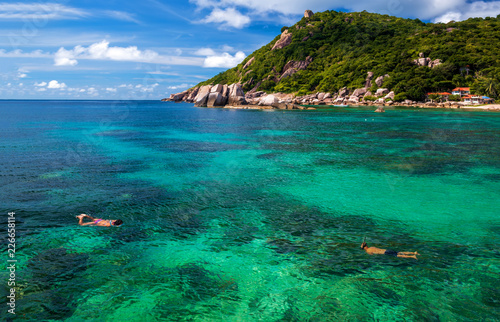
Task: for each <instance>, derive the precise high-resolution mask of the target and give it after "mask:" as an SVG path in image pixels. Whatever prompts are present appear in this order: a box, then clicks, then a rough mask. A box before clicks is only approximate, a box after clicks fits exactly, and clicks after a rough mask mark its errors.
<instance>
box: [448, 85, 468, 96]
mask: <svg viewBox="0 0 500 322" xmlns="http://www.w3.org/2000/svg"><path fill="white" fill-rule="evenodd" d="M451 93H452V94H453V95H460V96H464V95H469V94H470V87H457V88H454V89H453V90H452V91H451Z"/></svg>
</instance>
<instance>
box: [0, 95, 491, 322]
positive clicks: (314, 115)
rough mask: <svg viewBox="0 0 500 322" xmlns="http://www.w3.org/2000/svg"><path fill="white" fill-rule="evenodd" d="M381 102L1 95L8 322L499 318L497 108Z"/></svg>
mask: <svg viewBox="0 0 500 322" xmlns="http://www.w3.org/2000/svg"><path fill="white" fill-rule="evenodd" d="M373 110H374V108H359V109H356V108H330V109H326V108H325V109H317V110H307V111H279V110H275V111H254V110H229V109H207V108H195V107H194V106H193V105H192V104H182V103H181V104H174V103H164V102H153V101H117V102H115V101H0V164H1V167H0V185H1V189H0V214H1V216H0V218H1V220H0V227H1V228H0V229H1V230H2V239H1V240H2V254H3V255H2V258H3V265H4V266H3V267H7V260H8V257H7V254H8V253H7V247H8V241H7V239H6V238H5V237H6V236H7V218H8V213H9V212H15V218H16V253H15V259H16V260H17V263H16V289H15V290H16V296H17V299H16V319H17V320H31V321H35V320H36V321H46V320H64V321H83V320H89V321H266V322H267V321H372V320H375V321H472V320H476V321H477V320H481V321H494V320H496V321H498V320H499V319H500V251H499V247H500V114H499V113H492V112H480V111H478V112H476V111H473V112H471V111H460V110H438V109H436V110H420V109H408V108H407V109H405V108H395V109H388V110H387V111H386V113H374V112H373ZM80 213H86V214H90V215H92V216H95V217H97V218H105V219H108V218H109V219H122V220H123V221H124V224H123V225H122V226H121V227H81V226H78V224H77V220H76V219H75V216H76V215H78V214H80ZM364 237H366V241H367V243H368V245H369V246H377V247H380V248H389V249H395V250H398V251H418V252H419V253H420V254H421V255H420V256H419V258H418V260H414V259H403V258H395V257H390V256H385V255H378V256H370V255H367V254H366V253H365V252H364V251H362V250H361V249H360V244H361V242H362V241H363V238H364ZM9 274H10V273H9V271H8V270H6V269H2V270H1V272H0V285H1V287H0V289H1V294H0V295H1V300H0V304H1V305H0V307H1V312H0V319H1V320H6V319H8V318H11V317H12V315H10V314H9V313H8V312H7V310H8V309H9V307H8V306H7V305H6V301H7V296H8V295H9V292H10V287H9V286H7V281H8V279H9Z"/></svg>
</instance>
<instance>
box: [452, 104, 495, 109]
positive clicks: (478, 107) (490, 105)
mask: <svg viewBox="0 0 500 322" xmlns="http://www.w3.org/2000/svg"><path fill="white" fill-rule="evenodd" d="M461 108H464V109H465V108H466V109H480V110H494V111H500V104H488V105H480V106H474V105H472V106H463V107H461Z"/></svg>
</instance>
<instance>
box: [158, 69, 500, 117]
mask: <svg viewBox="0 0 500 322" xmlns="http://www.w3.org/2000/svg"><path fill="white" fill-rule="evenodd" d="M373 77H374V75H373V73H372V72H368V75H367V78H366V83H365V86H364V87H363V88H358V89H355V90H349V89H348V88H346V87H344V88H342V89H340V90H339V91H338V93H335V94H332V93H314V94H310V95H304V96H295V95H294V94H283V93H273V94H267V93H265V92H263V91H256V90H255V89H253V90H250V91H248V92H247V93H245V92H244V91H243V85H242V84H240V83H235V84H231V85H227V84H215V85H204V86H199V87H193V88H191V89H188V90H186V91H183V92H181V93H177V94H171V95H170V97H169V98H164V99H162V101H170V102H187V103H194V104H195V106H197V107H224V108H238V109H283V110H295V109H300V110H303V109H312V108H314V107H311V106H375V107H378V109H377V112H383V111H384V109H383V107H389V106H408V107H415V108H453V109H458V108H481V109H483V110H499V109H500V108H499V107H498V105H492V106H491V108H489V107H487V106H486V107H485V106H482V107H475V106H467V105H466V104H465V103H462V102H445V103H436V102H415V101H410V100H404V101H402V102H396V101H395V100H394V98H395V93H394V92H393V91H389V90H388V89H386V88H381V86H382V85H383V82H384V80H385V79H386V78H387V77H390V76H389V75H383V76H379V77H377V78H376V79H375V80H374V81H373V82H374V83H375V84H376V85H377V90H376V91H375V93H372V92H371V91H370V88H373V87H372V80H373Z"/></svg>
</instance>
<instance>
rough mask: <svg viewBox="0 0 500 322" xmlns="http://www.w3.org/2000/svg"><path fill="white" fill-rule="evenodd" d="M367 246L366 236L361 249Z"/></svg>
mask: <svg viewBox="0 0 500 322" xmlns="http://www.w3.org/2000/svg"><path fill="white" fill-rule="evenodd" d="M365 246H366V236H365V238H364V239H363V243H362V244H361V249H363V248H364V247H365Z"/></svg>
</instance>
